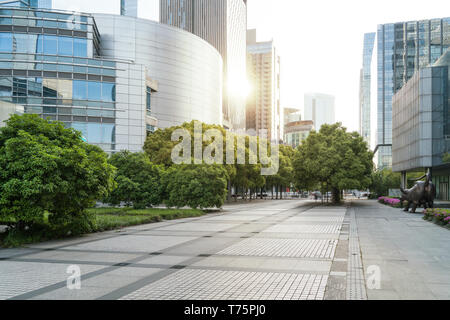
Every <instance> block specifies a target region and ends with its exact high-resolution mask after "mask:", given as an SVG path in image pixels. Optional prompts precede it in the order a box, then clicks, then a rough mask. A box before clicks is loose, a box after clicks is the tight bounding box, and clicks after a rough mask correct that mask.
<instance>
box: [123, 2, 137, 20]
mask: <svg viewBox="0 0 450 320" xmlns="http://www.w3.org/2000/svg"><path fill="white" fill-rule="evenodd" d="M120 15H122V16H129V17H135V18H137V16H138V0H120Z"/></svg>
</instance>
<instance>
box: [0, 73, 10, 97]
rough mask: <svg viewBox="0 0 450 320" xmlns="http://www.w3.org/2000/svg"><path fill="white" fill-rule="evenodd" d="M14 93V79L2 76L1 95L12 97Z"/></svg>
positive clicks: (0, 81)
mask: <svg viewBox="0 0 450 320" xmlns="http://www.w3.org/2000/svg"><path fill="white" fill-rule="evenodd" d="M11 94H12V79H11V78H6V77H4V78H0V97H11Z"/></svg>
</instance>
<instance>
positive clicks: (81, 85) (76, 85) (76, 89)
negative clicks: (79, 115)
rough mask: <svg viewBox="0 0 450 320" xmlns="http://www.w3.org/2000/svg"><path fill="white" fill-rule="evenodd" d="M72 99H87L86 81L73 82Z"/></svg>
mask: <svg viewBox="0 0 450 320" xmlns="http://www.w3.org/2000/svg"><path fill="white" fill-rule="evenodd" d="M73 98H74V99H79V100H86V99H87V83H86V81H81V80H74V81H73Z"/></svg>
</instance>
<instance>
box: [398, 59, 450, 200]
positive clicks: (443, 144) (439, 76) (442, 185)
mask: <svg viewBox="0 0 450 320" xmlns="http://www.w3.org/2000/svg"><path fill="white" fill-rule="evenodd" d="M449 68H450V50H448V51H447V52H446V53H445V54H444V55H443V56H442V57H441V58H440V59H439V60H438V61H437V62H436V63H434V64H433V65H432V66H429V67H425V68H422V69H420V70H419V71H417V72H416V73H415V74H414V75H413V76H412V78H411V79H410V80H409V81H408V82H407V83H406V84H405V85H404V86H403V87H402V88H401V89H400V90H398V92H397V93H396V94H395V95H394V97H393V101H392V104H393V110H392V113H393V117H392V121H393V122H392V125H393V132H392V134H393V136H392V169H393V171H396V172H402V174H403V177H404V179H403V180H406V179H405V177H406V173H407V172H409V171H421V170H423V172H425V170H427V169H431V172H432V175H433V182H434V183H435V184H436V187H437V194H438V198H439V199H441V200H449V199H450V189H449V183H450V154H449V152H450V113H449V112H450V109H449V106H450V101H449V98H450V95H449V92H450V71H449Z"/></svg>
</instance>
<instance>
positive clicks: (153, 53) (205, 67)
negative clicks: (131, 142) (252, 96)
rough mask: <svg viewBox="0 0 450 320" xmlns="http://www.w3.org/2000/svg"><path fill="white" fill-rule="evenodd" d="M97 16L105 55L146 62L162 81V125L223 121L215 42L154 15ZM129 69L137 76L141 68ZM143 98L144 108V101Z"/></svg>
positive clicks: (156, 108)
mask: <svg viewBox="0 0 450 320" xmlns="http://www.w3.org/2000/svg"><path fill="white" fill-rule="evenodd" d="M94 17H95V21H96V23H97V27H98V29H99V32H100V34H101V50H102V55H103V56H104V57H110V58H116V59H129V60H132V61H134V62H135V63H138V64H142V65H144V66H145V67H146V69H147V72H148V74H147V75H148V76H149V77H150V78H152V79H154V80H157V81H158V92H156V93H154V94H153V96H152V115H153V116H155V117H156V118H157V119H158V127H159V128H166V127H170V126H174V125H179V124H182V123H184V122H190V121H192V120H199V121H202V122H205V123H209V124H218V125H221V124H222V58H221V56H220V54H219V52H218V51H217V50H216V49H215V48H214V47H212V46H211V45H210V44H208V43H207V42H206V41H204V40H202V39H201V38H199V37H197V36H195V35H193V34H191V33H189V32H186V31H183V30H181V29H178V28H174V27H171V26H168V25H163V24H159V23H157V22H154V21H151V20H145V19H137V18H133V17H125V16H117V15H108V14H95V15H94ZM129 72H130V79H132V78H135V76H136V72H137V71H136V70H132V69H130V71H129ZM142 79H143V80H145V76H144V77H143V78H142ZM130 81H131V80H130ZM133 83H136V85H138V86H139V85H140V83H138V81H137V79H136V81H135V80H133V82H132V83H131V84H129V87H128V88H129V90H130V89H131V90H133V89H132V87H133ZM118 93H119V92H118ZM132 98H133V99H134V97H133V96H131V95H130V99H132ZM141 98H142V99H144V98H145V94H144V95H143V96H142V97H141ZM136 99H137V97H136ZM141 103H142V106H143V108H142V109H143V110H144V112H145V100H141ZM117 143H118V142H117Z"/></svg>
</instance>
